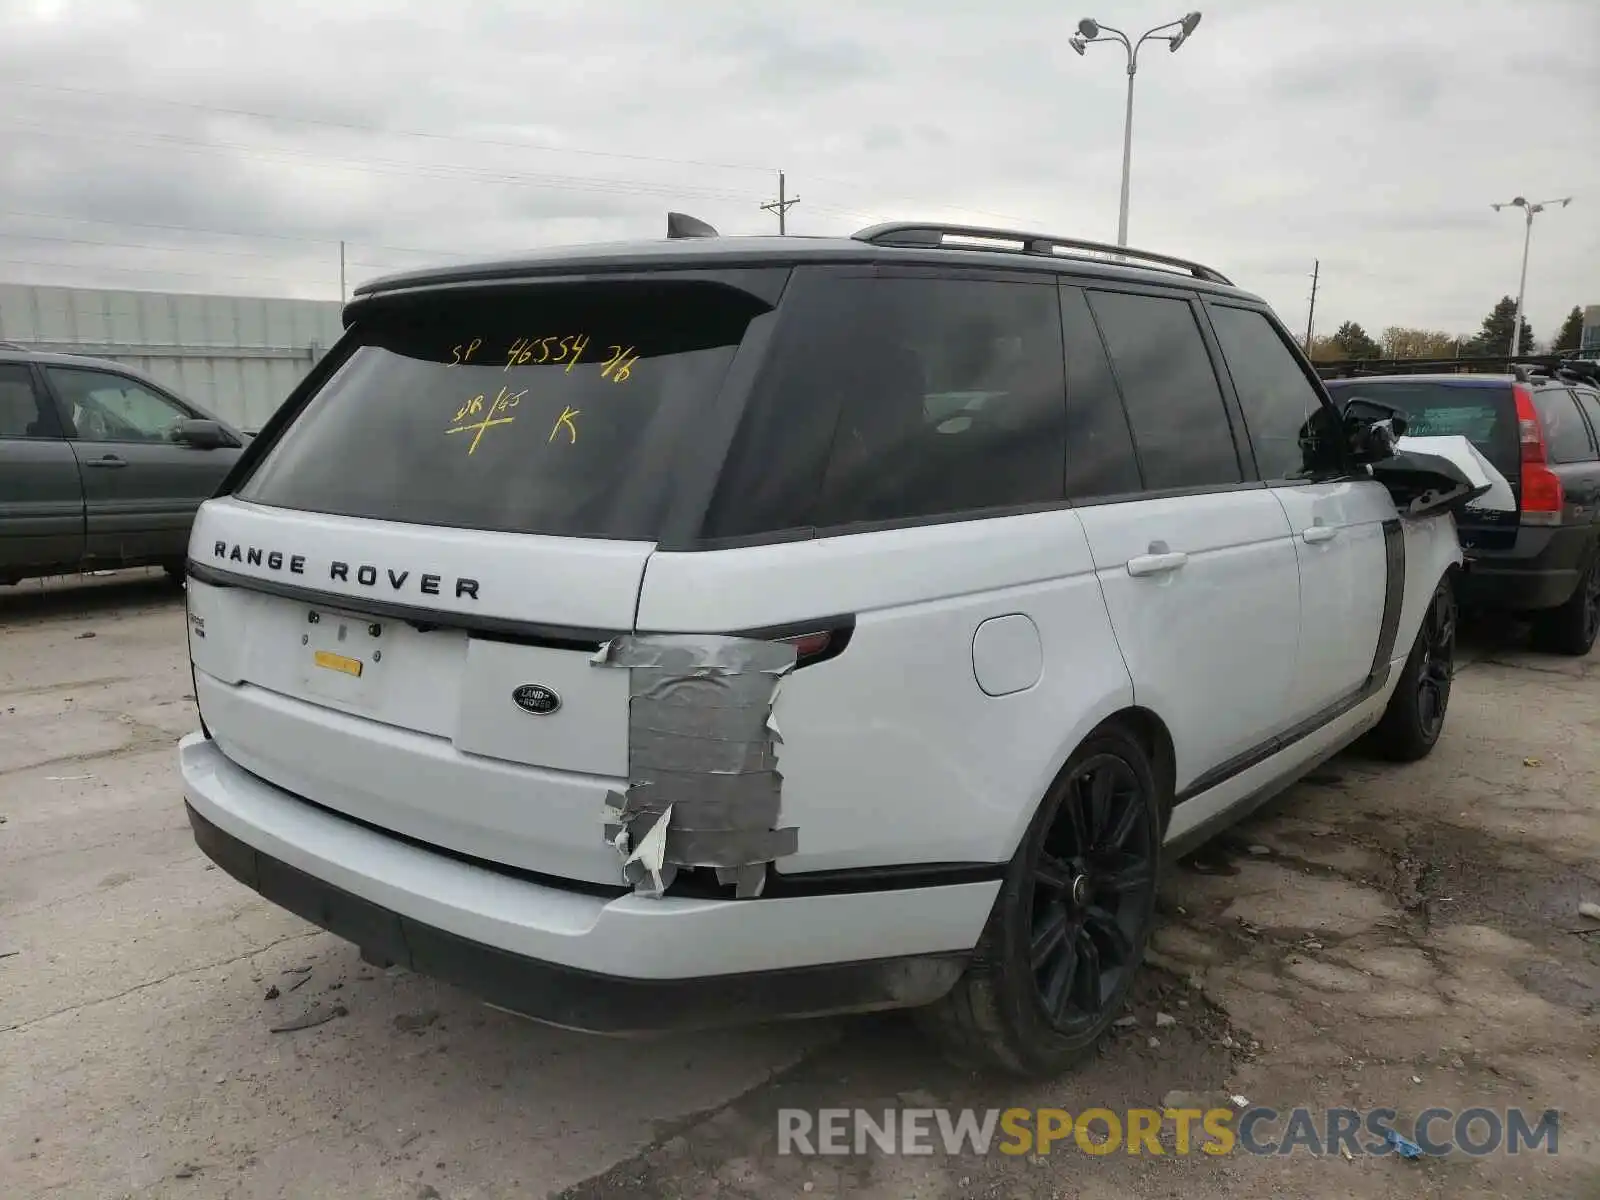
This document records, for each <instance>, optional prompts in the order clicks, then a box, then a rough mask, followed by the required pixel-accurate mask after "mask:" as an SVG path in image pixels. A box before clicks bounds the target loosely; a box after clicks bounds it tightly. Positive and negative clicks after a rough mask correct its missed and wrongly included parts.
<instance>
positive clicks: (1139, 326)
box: [1089, 291, 1244, 491]
mask: <svg viewBox="0 0 1600 1200" xmlns="http://www.w3.org/2000/svg"><path fill="white" fill-rule="evenodd" d="M1089 303H1090V306H1091V307H1092V308H1093V309H1094V315H1095V319H1096V321H1098V323H1099V325H1100V332H1101V334H1102V335H1103V336H1104V337H1105V343H1106V349H1107V351H1109V352H1110V355H1111V365H1112V367H1113V368H1114V369H1115V370H1116V374H1117V384H1118V386H1119V387H1120V388H1121V390H1122V400H1123V404H1124V405H1125V406H1126V407H1127V410H1128V421H1129V424H1131V425H1132V427H1133V441H1134V446H1135V448H1136V449H1137V450H1138V453H1139V465H1140V467H1141V468H1142V469H1143V471H1144V485H1145V487H1147V488H1149V489H1151V490H1153V491H1161V490H1165V489H1167V488H1188V487H1208V486H1219V485H1224V484H1231V483H1239V482H1241V481H1242V480H1243V479H1244V475H1243V472H1241V470H1240V468H1239V457H1238V454H1237V453H1236V452H1235V450H1234V446H1233V435H1232V431H1231V430H1230V428H1229V424H1228V413H1227V409H1226V408H1224V407H1223V403H1222V390H1221V388H1220V387H1219V386H1218V385H1217V377H1216V374H1215V373H1214V372H1213V370H1212V368H1211V358H1210V356H1209V355H1208V354H1207V353H1206V346H1205V341H1204V339H1203V338H1202V337H1201V334H1200V327H1199V326H1198V325H1197V324H1196V323H1195V319H1194V311H1193V309H1191V308H1190V306H1189V303H1188V301H1186V300H1180V299H1175V298H1173V297H1168V296H1145V295H1132V294H1129V293H1125V292H1100V291H1095V292H1090V293H1089Z"/></svg>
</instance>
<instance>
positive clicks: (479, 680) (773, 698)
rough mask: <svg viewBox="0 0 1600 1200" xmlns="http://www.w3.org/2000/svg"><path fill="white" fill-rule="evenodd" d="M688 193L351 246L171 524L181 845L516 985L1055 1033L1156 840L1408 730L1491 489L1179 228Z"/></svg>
mask: <svg viewBox="0 0 1600 1200" xmlns="http://www.w3.org/2000/svg"><path fill="white" fill-rule="evenodd" d="M707 232H709V231H707V230H704V229H703V228H702V229H700V230H698V231H697V233H696V235H695V236H689V237H681V236H680V237H669V239H668V240H666V241H664V242H656V243H649V244H641V245H624V246H613V247H600V248H593V247H590V248H582V249H575V250H570V251H564V252H555V253H549V254H546V255H543V256H541V257H538V258H533V259H528V260H525V261H518V262H509V263H496V264H489V265H483V266H467V267H450V268H446V269H440V270H435V271H429V272H421V273H417V274H412V275H408V276H405V277H395V278H390V279H387V280H383V281H379V282H377V283H374V284H370V285H368V286H366V287H364V288H362V289H360V291H359V292H358V293H357V296H356V298H355V299H354V300H353V301H352V303H351V304H350V306H349V308H348V309H347V316H346V319H347V325H348V329H347V333H346V335H345V337H344V339H343V341H342V342H341V343H340V344H339V345H338V346H337V347H336V348H335V350H334V351H333V352H332V353H330V354H329V355H328V356H327V357H326V358H325V359H324V360H323V361H322V362H320V363H319V364H318V365H317V367H316V368H315V370H314V371H313V373H312V375H311V376H310V377H309V378H308V379H307V380H306V381H305V382H304V383H303V384H302V385H301V386H300V387H299V388H298V389H297V391H296V392H295V393H294V394H293V395H292V396H291V397H290V398H289V400H288V401H287V403H285V405H284V406H283V408H282V410H281V411H280V412H279V413H278V414H277V415H276V416H275V417H274V418H273V419H272V420H271V422H270V423H269V424H268V425H267V426H266V427H265V428H263V429H262V431H261V433H260V436H259V437H257V438H255V439H254V440H253V441H252V442H251V443H250V444H249V446H248V447H247V448H246V450H245V451H244V455H243V458H242V459H241V462H240V464H239V467H238V469H237V470H236V471H235V473H234V475H233V476H232V477H231V479H230V482H229V483H228V484H227V485H225V488H224V491H225V493H226V494H225V495H222V496H220V497H219V498H217V499H213V500H211V501H209V502H207V503H206V504H205V505H204V506H203V508H202V509H201V511H200V513H199V516H198V519H197V521H196V524H195V529H194V535H193V540H192V543H191V546H190V563H189V587H188V606H189V647H190V652H191V656H192V659H193V665H194V675H195V690H196V695H197V696H198V701H199V710H200V715H201V718H202V721H203V726H204V728H203V730H202V731H201V732H198V733H196V734H194V735H192V736H191V737H189V738H187V739H185V740H184V742H183V743H182V747H181V751H180V754H181V766H182V775H183V785H184V790H185V794H186V797H187V801H188V806H189V814H190V819H191V821H192V823H193V827H194V831H195V836H196V838H197V840H198V842H199V844H200V846H201V847H202V848H203V849H204V851H205V852H206V853H207V854H208V855H210V856H211V857H212V858H213V859H214V860H215V861H216V862H217V863H219V864H220V865H221V866H223V867H224V868H225V869H226V870H228V871H229V872H231V873H232V874H233V875H235V876H236V877H237V878H239V879H240V880H242V881H243V882H244V883H246V884H247V885H249V886H250V887H252V888H254V889H256V890H257V891H258V892H260V893H261V894H262V895H263V896H265V897H267V898H268V899H270V900H273V901H275V902H276V903H278V904H280V905H282V906H284V907H285V908H288V909H290V910H292V911H294V912H296V913H299V914H300V915H301V916H303V917H305V918H306V919H308V920H310V921H313V922H315V923H317V924H319V925H321V926H323V927H325V928H327V929H330V930H332V931H334V932H335V933H337V934H339V935H341V936H342V937H344V938H347V939H349V940H350V941H351V942H353V943H355V944H357V945H359V946H360V947H361V948H362V950H363V952H364V954H365V955H366V956H367V957H368V958H369V959H371V960H374V961H382V962H398V963H401V964H404V965H407V966H410V967H412V968H414V969H416V970H418V971H422V972H426V973H429V974H433V975H436V976H439V977H441V978H444V979H447V980H451V981H453V982H456V983H458V984H460V985H462V986H464V987H466V988H468V989H470V990H472V991H473V992H475V993H476V994H478V995H479V996H481V997H482V998H483V999H485V1000H487V1001H488V1002H490V1003H493V1004H495V1005H498V1006H500V1007H503V1008H507V1009H511V1010H514V1011H517V1012H520V1013H523V1014H526V1015H528V1016H531V1017H534V1018H537V1019H540V1020H543V1021H547V1022H551V1023H554V1024H556V1025H561V1026H566V1027H572V1028H577V1029H585V1030H594V1031H602V1032H639V1031H647V1030H670V1029H683V1028H690V1027H704V1026H707V1025H715V1024H720V1023H725V1022H732V1021H755V1020H766V1019H771V1018H776V1017H796V1016H808V1015H817V1014H823V1013H834V1012H847V1011H859V1010H867V1009H881V1008H895V1007H905V1008H912V1007H916V1008H920V1009H922V1010H923V1013H924V1015H925V1016H926V1017H927V1018H928V1020H927V1024H928V1026H929V1028H930V1029H932V1030H934V1031H935V1032H936V1033H937V1034H938V1035H939V1036H940V1037H942V1038H943V1039H944V1040H945V1041H946V1043H947V1044H948V1046H949V1047H950V1048H951V1049H952V1050H953V1051H954V1052H956V1053H958V1054H960V1055H963V1056H966V1057H969V1058H972V1057H975V1058H979V1059H983V1060H987V1061H989V1062H993V1063H998V1064H1000V1065H1003V1066H1005V1067H1008V1068H1010V1069H1013V1070H1016V1071H1021V1072H1026V1073H1030V1074H1049V1073H1053V1072H1056V1071H1059V1070H1060V1069H1062V1068H1063V1067H1064V1066H1066V1065H1067V1064H1068V1063H1069V1062H1070V1061H1071V1060H1072V1059H1073V1058H1074V1057H1075V1056H1076V1055H1078V1054H1079V1053H1081V1052H1082V1051H1084V1050H1085V1049H1086V1048H1089V1047H1092V1046H1093V1044H1094V1042H1095V1040H1096V1038H1097V1037H1098V1035H1099V1034H1100V1033H1101V1032H1103V1031H1104V1030H1105V1029H1106V1028H1107V1026H1108V1025H1109V1024H1110V1023H1111V1022H1112V1021H1113V1020H1114V1018H1115V1017H1116V1015H1117V1013H1118V1010H1119V1007H1120V1006H1121V1005H1122V1004H1123V1002H1124V999H1125V997H1126V996H1127V993H1128V990H1129V987H1130V984H1131V982H1132V979H1133V975H1134V972H1135V970H1136V969H1137V966H1138V963H1139V961H1140V957H1141V954H1142V951H1143V947H1144V944H1145V939H1146V935H1147V933H1148V931H1149V929H1150V926H1151V922H1152V913H1153V907H1154V900H1155V894H1156V885H1157V881H1158V878H1159V875H1160V872H1161V870H1162V869H1163V866H1164V864H1166V863H1168V862H1170V861H1171V860H1172V858H1173V856H1174V855H1175V854H1177V853H1179V852H1180V851H1181V850H1183V849H1184V848H1185V847H1188V846H1192V845H1194V844H1197V842H1198V841H1200V840H1201V839H1203V838H1204V837H1206V836H1207V835H1208V834H1209V833H1211V832H1213V831H1215V830H1217V829H1218V828H1220V827H1221V826H1222V825H1224V824H1225V823H1227V822H1230V821H1232V820H1235V819H1237V818H1238V817H1239V816H1240V815H1242V814H1243V813H1245V812H1247V811H1248V810H1249V809H1251V808H1252V807H1253V806H1255V805H1256V804H1258V803H1259V802H1261V801H1262V800H1264V799H1265V798H1267V797H1269V796H1270V795H1272V794H1273V793H1274V792H1277V791H1279V790H1281V789H1282V788H1284V787H1285V786H1287V785H1288V784H1289V783H1291V782H1292V781H1293V780H1295V779H1296V778H1297V777H1299V776H1300V775H1302V774H1303V773H1305V772H1306V771H1308V770H1309V769H1310V768H1311V767H1312V766H1313V765H1315V764H1317V763H1318V762H1320V761H1322V760H1324V759H1326V758H1327V757H1328V756H1330V755H1332V754H1333V753H1335V752H1336V751H1338V750H1339V749H1340V748H1341V747H1344V746H1346V745H1348V744H1349V743H1351V742H1352V741H1354V740H1355V739H1357V738H1358V737H1360V736H1361V735H1363V734H1368V733H1369V732H1370V733H1371V735H1372V736H1373V738H1374V739H1376V745H1377V746H1378V747H1379V748H1380V749H1382V750H1383V751H1385V752H1386V753H1388V754H1390V755H1391V756H1393V757H1396V758H1400V759H1410V758H1417V757H1420V756H1421V755H1423V754H1426V753H1427V752H1428V751H1429V749H1430V748H1431V747H1432V746H1433V745H1434V743H1435V741H1436V739H1437V738H1438V737H1439V734H1440V729H1441V727H1442V724H1443V721H1444V716H1445V708H1446V704H1447V702H1448V700H1449V695H1450V679H1451V662H1452V653H1453V647H1454V631H1455V623H1454V611H1455V609H1454V602H1453V599H1452V587H1451V580H1452V577H1453V575H1454V573H1455V572H1456V571H1457V570H1458V568H1459V564H1460V563H1461V551H1460V548H1459V546H1458V544H1457V540H1456V532H1455V527H1454V523H1453V517H1452V515H1451V512H1450V511H1449V509H1450V506H1451V505H1452V504H1455V503H1460V502H1462V501H1464V500H1465V499H1467V498H1470V497H1471V496H1473V495H1476V494H1478V493H1479V492H1480V491H1481V490H1482V488H1481V487H1480V486H1475V484H1474V482H1473V480H1472V478H1471V477H1469V476H1468V475H1464V474H1463V473H1462V472H1461V471H1460V470H1458V469H1457V468H1456V467H1454V466H1453V465H1452V463H1451V461H1450V459H1449V458H1448V457H1439V456H1428V455H1420V454H1407V453H1404V452H1400V453H1397V452H1396V451H1395V447H1394V438H1393V435H1394V434H1395V433H1398V432H1400V427H1399V424H1398V423H1393V424H1391V423H1390V422H1388V421H1387V420H1386V419H1385V418H1387V417H1389V416H1390V415H1392V414H1390V413H1388V412H1386V411H1384V410H1381V409H1378V408H1375V407H1373V406H1370V405H1369V406H1366V407H1365V408H1359V409H1358V410H1356V411H1351V412H1349V413H1347V414H1341V413H1339V412H1337V411H1336V410H1335V409H1334V408H1333V406H1332V404H1331V401H1330V400H1329V398H1328V395H1327V393H1326V392H1325V390H1324V389H1323V388H1322V386H1321V385H1320V384H1319V383H1318V381H1317V379H1316V376H1315V374H1314V373H1313V372H1312V371H1311V369H1310V368H1309V367H1308V365H1307V363H1306V362H1305V360H1304V359H1303V358H1302V357H1301V355H1300V353H1299V352H1298V351H1297V349H1296V348H1295V345H1294V342H1293V339H1292V338H1291V337H1289V336H1288V335H1287V334H1286V333H1285V331H1284V329H1283V328H1282V326H1281V325H1280V324H1279V322H1278V321H1277V320H1276V318H1275V317H1274V316H1273V315H1272V313H1271V312H1270V311H1269V309H1268V308H1267V306H1266V305H1265V304H1264V303H1263V302H1262V301H1261V300H1259V299H1256V298H1255V297H1253V296H1250V295H1248V294H1246V293H1244V292H1242V291H1240V290H1239V289H1237V288H1236V287H1234V286H1232V285H1231V284H1230V283H1229V282H1228V281H1227V280H1226V279H1224V278H1223V277H1222V276H1220V275H1218V274H1217V273H1216V272H1215V271H1212V270H1210V269H1208V268H1206V267H1202V266H1199V265H1197V264H1192V263H1187V262H1183V261H1179V260H1175V259H1170V258H1165V257H1163V256H1159V255H1152V254H1145V253H1142V252H1137V251H1130V250H1115V251H1114V253H1116V254H1118V255H1121V256H1123V258H1122V260H1121V261H1116V262H1112V261H1107V260H1106V258H1105V257H1104V252H1105V251H1106V250H1107V249H1108V248H1107V247H1103V246H1096V245H1095V244H1092V243H1084V242H1078V241H1073V240H1070V239H1061V238H1045V237H1039V236H1035V235H1031V234H1015V233H1006V232H1002V231H988V230H973V229H967V228H951V227H940V226H929V225H892V226H880V227H876V228H874V229H870V230H866V231H863V232H862V233H860V234H857V235H856V236H855V237H853V238H848V239H844V238H841V239H805V238H779V239H767V238H754V239H751V238H721V237H716V236H705V234H706V233H707ZM1463 450H1464V451H1465V452H1466V453H1468V454H1470V448H1469V447H1466V446H1465V443H1463Z"/></svg>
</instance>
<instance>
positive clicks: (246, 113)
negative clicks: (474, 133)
mask: <svg viewBox="0 0 1600 1200" xmlns="http://www.w3.org/2000/svg"><path fill="white" fill-rule="evenodd" d="M0 87H19V88H33V89H35V90H37V91H47V92H62V93H67V94H71V95H79V96H98V97H100V98H101V99H106V100H116V101H119V102H127V101H133V102H135V103H143V104H162V105H167V106H169V107H172V108H186V109H189V110H191V111H194V112H209V113H222V114H225V115H228V116H235V117H253V118H255V119H257V120H261V121H285V122H290V123H294V124H299V125H316V126H320V127H322V128H324V129H348V130H352V131H354V132H357V133H377V134H383V135H385V136H391V137H409V138H425V139H428V140H432V141H445V142H462V143H470V144H472V145H478V146H496V147H499V148H501V149H510V150H532V151H537V152H539V153H543V154H578V155H584V156H588V157H592V158H615V159H624V160H628V161H632V162H654V163H664V164H671V165H674V166H681V167H709V168H712V169H714V170H719V171H760V172H762V173H763V174H765V173H767V172H769V171H771V170H772V168H771V167H758V166H755V165H753V164H751V163H718V162H705V161H703V160H699V159H692V158H668V157H665V156H662V155H654V154H628V153H624V152H622V151H617V150H592V149H589V148H587V147H576V146H551V145H546V144H543V143H539V142H524V141H506V140H499V139H495V138H480V137H470V136H468V135H466V134H456V133H434V132H429V131H426V130H419V129H391V128H387V127H385V126H382V125H367V124H361V123H359V122H355V121H334V120H330V119H327V118H324V117H299V116H290V115H289V114H287V113H272V112H260V111H257V110H254V109H248V108H228V107H226V106H224V105H219V104H195V103H193V102H191V101H187V100H168V99H166V98H165V97H162V96H131V95H128V94H126V93H120V92H106V91H101V90H99V89H96V88H81V87H65V86H63V85H61V84H53V83H32V82H24V81H22V80H14V79H7V80H4V81H0Z"/></svg>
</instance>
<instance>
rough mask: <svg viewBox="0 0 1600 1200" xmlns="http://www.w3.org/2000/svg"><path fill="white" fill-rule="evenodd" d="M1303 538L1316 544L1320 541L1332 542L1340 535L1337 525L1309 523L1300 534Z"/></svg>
mask: <svg viewBox="0 0 1600 1200" xmlns="http://www.w3.org/2000/svg"><path fill="white" fill-rule="evenodd" d="M1300 536H1301V538H1302V539H1304V540H1305V541H1307V542H1309V543H1310V544H1311V545H1313V546H1315V545H1317V544H1318V543H1319V542H1331V541H1333V539H1334V538H1336V537H1338V536H1339V527H1338V526H1337V525H1308V526H1307V527H1306V528H1305V530H1304V531H1303V532H1302V533H1301V534H1300Z"/></svg>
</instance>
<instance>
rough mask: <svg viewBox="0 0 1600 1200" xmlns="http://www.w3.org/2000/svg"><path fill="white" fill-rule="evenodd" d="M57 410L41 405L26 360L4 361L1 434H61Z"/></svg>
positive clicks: (0, 387)
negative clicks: (45, 409)
mask: <svg viewBox="0 0 1600 1200" xmlns="http://www.w3.org/2000/svg"><path fill="white" fill-rule="evenodd" d="M59 436H61V435H60V431H59V430H57V428H56V422H55V420H54V414H53V413H47V412H45V411H44V410H43V409H41V408H40V407H39V400H38V398H37V397H36V396H35V395H34V391H33V372H32V370H30V369H29V367H28V365H27V364H26V363H0V438H53V437H59Z"/></svg>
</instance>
